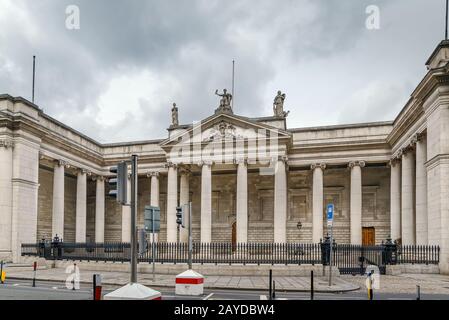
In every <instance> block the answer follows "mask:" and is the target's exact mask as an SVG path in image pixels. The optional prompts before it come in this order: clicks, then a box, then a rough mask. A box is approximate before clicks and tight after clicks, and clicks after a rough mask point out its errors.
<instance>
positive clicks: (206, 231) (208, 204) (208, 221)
mask: <svg viewBox="0 0 449 320" xmlns="http://www.w3.org/2000/svg"><path fill="white" fill-rule="evenodd" d="M198 165H199V166H200V167H201V232H200V235H201V242H203V243H208V242H211V241H212V172H211V171H212V161H203V162H201V163H199V164H198Z"/></svg>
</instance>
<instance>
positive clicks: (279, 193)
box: [274, 157, 287, 243]
mask: <svg viewBox="0 0 449 320" xmlns="http://www.w3.org/2000/svg"><path fill="white" fill-rule="evenodd" d="M286 162H287V157H279V159H276V160H275V173H274V242H275V243H285V242H287V172H286Z"/></svg>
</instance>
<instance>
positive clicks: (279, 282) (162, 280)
mask: <svg viewBox="0 0 449 320" xmlns="http://www.w3.org/2000/svg"><path fill="white" fill-rule="evenodd" d="M94 273H101V275H102V284H103V285H116V286H121V285H125V284H126V283H128V282H129V273H127V272H105V271H102V272H95V271H83V270H82V269H81V270H80V280H81V282H82V283H92V275H93V274H94ZM68 275H69V274H68V273H65V268H53V269H44V270H38V271H37V275H36V279H37V280H38V281H45V280H46V281H61V282H63V281H65V280H66V279H67V276H68ZM32 278H33V271H32V270H14V268H10V269H9V270H7V281H8V280H9V281H13V279H32ZM152 279H153V276H152V274H147V273H145V274H142V273H140V274H138V280H139V283H142V284H144V285H148V286H155V287H174V286H175V276H174V275H161V274H157V275H156V281H155V282H153V281H152ZM273 280H275V281H276V290H279V291H297V292H305V291H310V278H309V277H273ZM204 287H205V288H209V289H240V290H260V289H263V290H266V289H267V288H268V277H260V276H251V277H247V276H245V277H237V276H206V277H205V282H204ZM314 289H315V291H316V292H346V291H354V290H358V289H359V285H358V284H354V283H351V282H348V281H346V280H343V279H342V278H341V277H335V278H334V279H333V285H332V287H329V286H328V280H327V278H326V279H325V278H322V277H316V278H315V280H314Z"/></svg>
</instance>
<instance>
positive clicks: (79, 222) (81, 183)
mask: <svg viewBox="0 0 449 320" xmlns="http://www.w3.org/2000/svg"><path fill="white" fill-rule="evenodd" d="M86 174H87V172H86V170H79V171H78V173H77V179H76V228H75V241H76V242H86V210H87V181H86Z"/></svg>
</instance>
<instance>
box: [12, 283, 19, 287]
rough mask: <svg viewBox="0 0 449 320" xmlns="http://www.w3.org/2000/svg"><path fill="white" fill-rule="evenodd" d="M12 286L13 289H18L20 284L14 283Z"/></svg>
mask: <svg viewBox="0 0 449 320" xmlns="http://www.w3.org/2000/svg"><path fill="white" fill-rule="evenodd" d="M12 286H13V287H17V286H20V284H19V283H14V284H13V285H12Z"/></svg>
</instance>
